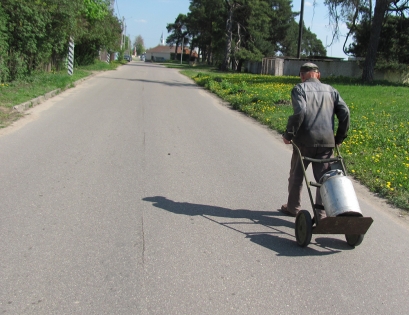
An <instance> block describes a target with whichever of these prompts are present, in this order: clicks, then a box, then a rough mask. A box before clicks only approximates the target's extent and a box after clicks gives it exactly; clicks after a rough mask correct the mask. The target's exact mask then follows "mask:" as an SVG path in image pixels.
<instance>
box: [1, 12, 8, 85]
mask: <svg viewBox="0 0 409 315" xmlns="http://www.w3.org/2000/svg"><path fill="white" fill-rule="evenodd" d="M7 50H8V36H7V15H6V13H5V12H4V11H3V8H2V7H1V6H0V82H5V81H6V80H7V78H8V76H9V70H8V68H7V59H6V55H7Z"/></svg>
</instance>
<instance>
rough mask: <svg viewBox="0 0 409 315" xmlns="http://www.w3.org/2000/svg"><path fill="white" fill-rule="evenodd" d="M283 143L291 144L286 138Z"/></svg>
mask: <svg viewBox="0 0 409 315" xmlns="http://www.w3.org/2000/svg"><path fill="white" fill-rule="evenodd" d="M283 142H284V143H285V144H291V141H289V140H287V139H286V138H284V136H283Z"/></svg>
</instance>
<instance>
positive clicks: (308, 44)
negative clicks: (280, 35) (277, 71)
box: [280, 20, 327, 57]
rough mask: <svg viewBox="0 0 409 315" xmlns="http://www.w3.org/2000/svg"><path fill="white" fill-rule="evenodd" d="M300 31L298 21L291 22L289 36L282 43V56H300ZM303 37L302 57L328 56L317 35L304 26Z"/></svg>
mask: <svg viewBox="0 0 409 315" xmlns="http://www.w3.org/2000/svg"><path fill="white" fill-rule="evenodd" d="M298 31H299V24H298V23H297V22H296V21H294V20H293V21H291V22H290V28H289V30H288V32H287V36H286V37H285V38H284V39H283V40H282V41H281V42H280V44H281V46H280V54H282V55H283V56H297V54H298ZM302 33H303V36H302V40H301V53H300V56H303V57H308V56H326V55H327V51H326V49H325V48H324V45H323V44H322V42H321V41H320V40H319V39H318V38H317V35H315V34H314V33H312V32H311V31H310V29H309V28H306V27H305V26H303V32H302Z"/></svg>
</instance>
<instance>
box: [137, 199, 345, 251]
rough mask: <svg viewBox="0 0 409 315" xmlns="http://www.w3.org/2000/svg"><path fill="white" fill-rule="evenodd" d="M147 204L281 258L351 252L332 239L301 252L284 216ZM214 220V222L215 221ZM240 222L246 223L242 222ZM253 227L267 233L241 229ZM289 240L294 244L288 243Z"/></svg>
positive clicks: (172, 203)
mask: <svg viewBox="0 0 409 315" xmlns="http://www.w3.org/2000/svg"><path fill="white" fill-rule="evenodd" d="M142 200H144V201H149V202H152V205H153V206H154V207H157V208H160V209H163V210H166V211H169V212H172V213H175V214H180V215H188V216H201V217H203V218H206V219H208V220H210V221H212V222H214V223H216V224H220V225H222V226H224V227H226V228H229V229H232V230H234V231H236V232H238V233H241V234H244V235H245V236H246V238H248V239H250V241H252V242H254V243H256V244H259V245H261V246H263V247H266V248H268V249H270V250H273V251H275V252H277V254H278V256H314V255H315V256H317V255H318V256H319V255H329V254H334V253H338V252H340V251H341V250H346V249H350V247H349V246H347V245H346V243H345V242H341V241H340V240H338V239H333V238H328V237H327V238H320V239H319V243H315V245H316V246H319V247H320V248H321V249H322V250H320V251H318V250H316V249H313V248H311V247H306V248H301V247H299V246H298V245H297V243H296V241H295V237H294V234H289V233H287V232H285V230H286V229H285V228H291V229H294V227H295V224H294V222H289V221H287V220H283V219H282V218H281V217H283V216H285V215H284V214H281V213H280V212H278V211H277V212H273V211H251V210H245V209H237V210H232V209H228V208H223V207H217V206H209V205H202V204H194V203H188V202H176V201H173V200H170V199H167V198H166V197H163V196H155V197H146V198H143V199H142ZM212 217H213V218H212ZM214 217H216V218H217V217H220V218H230V219H233V220H232V222H221V221H218V220H217V219H216V218H214ZM238 219H243V221H242V222H240V221H238ZM249 224H251V225H253V226H254V227H255V228H256V225H258V230H259V227H260V226H262V227H263V229H264V230H267V232H266V231H264V232H245V231H243V230H240V229H239V227H240V226H242V225H246V230H248V228H247V227H248V225H249ZM288 236H290V237H292V238H293V240H291V239H288Z"/></svg>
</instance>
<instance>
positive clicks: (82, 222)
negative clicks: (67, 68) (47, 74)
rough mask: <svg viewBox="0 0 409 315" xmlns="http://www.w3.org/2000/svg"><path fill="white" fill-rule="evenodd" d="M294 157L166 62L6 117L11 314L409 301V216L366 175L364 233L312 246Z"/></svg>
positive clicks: (0, 273)
mask: <svg viewBox="0 0 409 315" xmlns="http://www.w3.org/2000/svg"><path fill="white" fill-rule="evenodd" d="M290 155H291V151H290V147H289V146H286V145H284V144H283V143H282V142H281V139H280V137H279V136H278V135H277V134H275V133H274V132H271V131H269V130H267V129H266V128H265V127H263V126H260V125H259V124H257V123H255V122H254V121H253V120H252V119H250V118H247V117H244V116H243V115H242V114H240V113H238V112H235V111H233V110H231V109H229V108H228V107H227V106H225V105H223V104H222V103H221V101H219V100H218V99H217V98H216V97H214V96H212V95H210V94H209V93H208V92H206V91H205V90H203V89H202V88H200V87H197V86H195V84H193V83H192V81H190V80H189V79H188V78H186V77H184V76H182V75H181V74H179V73H178V72H177V71H176V70H173V69H166V68H164V67H162V66H160V65H157V64H150V63H142V62H131V63H129V64H127V65H124V66H122V67H121V68H119V69H118V70H116V71H110V72H105V73H100V74H98V75H96V76H94V77H92V78H90V79H89V80H86V81H85V82H83V83H82V84H81V85H79V86H77V87H76V88H73V89H70V90H68V91H66V92H64V93H62V94H61V95H59V96H57V97H54V98H53V99H51V100H48V101H46V102H45V103H43V104H41V105H39V106H38V107H36V108H34V109H33V110H30V111H29V115H27V116H26V117H25V118H24V119H22V120H21V121H19V122H18V123H16V124H15V125H14V126H11V127H8V128H6V129H3V130H1V131H0V180H1V185H0V201H1V203H0V241H1V251H0V253H1V254H0V266H1V268H0V279H1V280H0V281H1V284H0V313H1V314H138V315H139V314H223V315H224V314H360V315H362V314H407V313H408V309H409V299H408V296H409V272H408V261H409V241H408V240H409V228H408V224H407V223H406V221H403V220H402V219H401V218H399V217H398V216H397V215H396V213H395V212H394V211H392V210H390V209H389V210H388V207H387V206H386V205H385V204H384V203H382V202H378V201H377V200H375V199H374V198H373V197H371V196H370V195H369V194H367V193H366V192H365V191H364V190H363V189H361V188H360V187H357V188H356V191H357V194H358V197H359V202H360V205H361V209H362V212H363V213H364V215H366V216H371V217H372V218H373V219H374V223H373V225H372V227H371V228H370V229H369V231H368V233H367V234H366V236H365V239H364V241H363V243H362V244H361V245H360V246H358V247H356V248H355V249H352V248H351V247H349V246H348V245H347V244H346V242H345V239H344V236H343V235H314V236H313V238H312V242H311V244H310V246H308V247H307V248H300V247H298V246H297V245H296V243H295V237H294V219H293V218H289V217H285V216H283V215H282V214H281V213H279V212H278V211H277V210H278V209H279V207H280V206H281V204H282V203H285V201H286V190H287V188H286V187H287V177H288V171H289V159H290ZM303 205H304V206H305V208H306V209H308V210H309V209H310V208H311V207H310V205H309V201H308V199H307V195H306V190H305V189H304V199H303Z"/></svg>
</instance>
